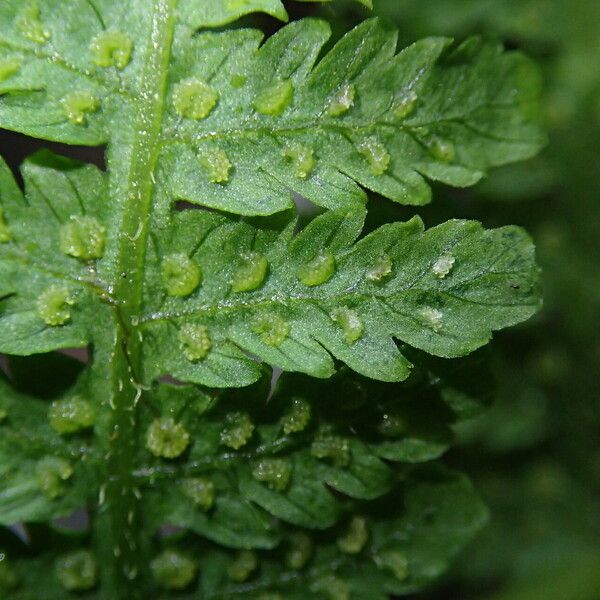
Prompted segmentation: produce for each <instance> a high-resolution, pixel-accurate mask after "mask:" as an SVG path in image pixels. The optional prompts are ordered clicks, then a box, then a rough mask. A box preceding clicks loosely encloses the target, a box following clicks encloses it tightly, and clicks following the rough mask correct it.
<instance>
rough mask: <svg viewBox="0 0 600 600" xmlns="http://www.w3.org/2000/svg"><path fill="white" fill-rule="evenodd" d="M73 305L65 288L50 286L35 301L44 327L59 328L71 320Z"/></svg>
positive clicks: (69, 293)
mask: <svg viewBox="0 0 600 600" xmlns="http://www.w3.org/2000/svg"><path fill="white" fill-rule="evenodd" d="M74 304H75V300H74V299H73V297H72V296H71V292H70V291H69V290H68V289H67V288H66V287H60V286H55V285H53V286H50V287H49V288H48V289H46V290H44V291H43V292H42V293H41V294H40V296H39V298H38V299H37V311H38V314H39V315H40V317H42V319H43V320H44V323H46V325H49V326H50V327H59V326H60V325H65V324H66V323H68V322H69V321H70V320H71V309H70V308H69V307H71V306H73V305H74Z"/></svg>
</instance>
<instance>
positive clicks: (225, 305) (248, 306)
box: [139, 271, 539, 325]
mask: <svg viewBox="0 0 600 600" xmlns="http://www.w3.org/2000/svg"><path fill="white" fill-rule="evenodd" d="M490 274H492V275H506V276H510V277H519V276H526V275H528V274H529V272H528V271H502V272H500V271H492V272H486V273H484V274H483V275H481V276H485V275H490ZM481 276H480V275H479V274H478V276H477V277H475V278H472V279H467V280H465V281H461V282H460V283H459V284H457V285H456V286H452V287H448V288H445V289H433V288H426V287H418V286H417V285H416V284H410V285H407V286H404V287H402V288H400V289H397V290H393V291H392V292H390V293H388V294H384V293H369V292H357V291H349V290H346V291H344V292H339V293H335V294H329V295H327V296H286V297H285V298H277V299H273V298H258V299H252V300H248V301H245V300H240V301H237V302H235V301H234V302H231V301H227V300H223V301H221V302H218V303H216V304H210V305H204V306H196V307H194V308H191V309H189V310H180V311H157V312H154V313H150V314H148V315H146V316H143V317H141V318H140V320H139V324H140V325H152V324H153V323H156V322H159V321H169V320H178V319H184V318H186V317H197V316H204V315H214V314H220V315H222V314H223V313H227V312H238V311H244V310H253V309H256V308H265V307H273V306H281V307H283V308H285V307H286V306H287V305H289V304H291V303H298V304H301V303H308V304H310V303H312V304H322V303H329V302H335V303H340V302H341V303H343V302H344V301H350V302H352V301H356V300H365V301H368V300H380V301H385V300H394V299H396V298H398V297H401V296H403V295H405V294H408V293H411V292H433V293H436V294H441V295H445V296H450V297H452V298H453V299H456V300H460V301H461V302H465V303H468V304H473V305H477V306H490V307H515V308H519V307H533V306H539V301H538V300H537V299H536V298H535V297H533V298H532V299H531V302H520V303H501V302H492V303H488V302H479V301H476V300H470V299H469V298H464V297H462V296H458V295H456V294H452V293H451V292H452V291H453V290H454V289H455V288H456V287H457V286H458V285H465V284H469V283H472V282H474V281H476V280H477V279H478V278H479V277H481Z"/></svg>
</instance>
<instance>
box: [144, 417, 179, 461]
mask: <svg viewBox="0 0 600 600" xmlns="http://www.w3.org/2000/svg"><path fill="white" fill-rule="evenodd" d="M189 443H190V434H189V433H188V431H187V429H186V428H185V427H184V426H183V425H182V424H181V423H177V422H175V419H173V418H172V417H160V418H159V419H154V421H152V424H151V425H150V427H148V431H147V432H146V448H148V450H150V452H152V454H154V456H161V457H163V458H177V457H178V456H181V455H182V454H183V453H184V452H185V449H186V448H187V447H188V445H189Z"/></svg>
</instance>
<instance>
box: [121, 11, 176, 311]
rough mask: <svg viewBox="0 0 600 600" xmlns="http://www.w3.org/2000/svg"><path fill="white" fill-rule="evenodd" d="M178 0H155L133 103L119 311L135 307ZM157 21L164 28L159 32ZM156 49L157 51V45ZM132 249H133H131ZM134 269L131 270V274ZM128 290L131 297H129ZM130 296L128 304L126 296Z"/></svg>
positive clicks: (137, 302)
mask: <svg viewBox="0 0 600 600" xmlns="http://www.w3.org/2000/svg"><path fill="white" fill-rule="evenodd" d="M177 1H178V0H155V3H154V5H155V11H154V19H153V30H152V33H151V39H150V42H149V51H148V53H147V60H146V62H145V67H144V71H143V74H142V81H141V85H140V91H139V94H138V95H137V99H138V101H137V102H136V103H135V112H136V114H137V116H138V117H139V121H138V127H137V128H136V132H135V138H134V140H133V142H132V144H131V145H132V146H133V152H132V159H131V165H130V168H129V172H128V180H127V190H126V195H127V197H126V200H125V206H124V210H123V219H122V225H121V228H120V236H119V239H120V242H121V243H120V247H119V254H118V258H117V261H118V271H119V273H121V272H124V273H127V274H128V278H127V281H122V280H121V278H119V281H118V285H117V286H115V288H116V291H115V295H116V296H117V297H118V298H119V299H121V300H125V302H126V304H125V308H124V313H131V314H133V313H134V312H135V309H136V308H137V307H139V305H140V302H141V290H142V285H143V280H144V263H145V251H146V240H147V236H148V222H149V217H150V212H151V209H152V198H153V192H154V179H153V177H152V173H154V172H155V171H156V164H157V161H158V155H159V150H160V149H159V139H160V131H161V128H162V122H163V116H164V112H165V103H166V85H167V79H168V68H169V62H170V56H171V44H172V39H173V33H174V18H173V13H174V10H175V6H176V4H177ZM160 24H162V25H163V28H164V31H161V29H160V26H159V25H160ZM157 48H160V49H161V52H157V51H156V49H157ZM132 249H133V252H132ZM133 274H135V275H133ZM132 291H133V292H134V293H135V297H134V298H132ZM132 300H134V302H133V303H131V301H132Z"/></svg>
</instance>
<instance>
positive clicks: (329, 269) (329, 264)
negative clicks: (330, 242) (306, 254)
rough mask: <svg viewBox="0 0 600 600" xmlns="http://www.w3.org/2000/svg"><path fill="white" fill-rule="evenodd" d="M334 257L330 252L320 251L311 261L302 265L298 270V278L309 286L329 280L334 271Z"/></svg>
mask: <svg viewBox="0 0 600 600" xmlns="http://www.w3.org/2000/svg"><path fill="white" fill-rule="evenodd" d="M335 268H336V264H335V257H334V256H333V254H331V252H321V254H318V255H317V256H316V257H315V258H313V259H312V260H311V261H309V262H308V263H306V264H305V265H302V267H300V269H299V271H298V279H299V280H300V281H301V282H302V283H303V284H304V285H308V286H310V287H314V286H316V285H321V284H323V283H325V282H326V281H329V280H330V279H331V278H332V277H333V275H334V273H335Z"/></svg>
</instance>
